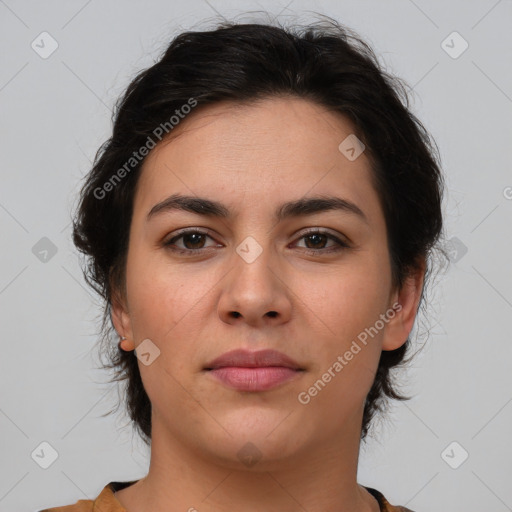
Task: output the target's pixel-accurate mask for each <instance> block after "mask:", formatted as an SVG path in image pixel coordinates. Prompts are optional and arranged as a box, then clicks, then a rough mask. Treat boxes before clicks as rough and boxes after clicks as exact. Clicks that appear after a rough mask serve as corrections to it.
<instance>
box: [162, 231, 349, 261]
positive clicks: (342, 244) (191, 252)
mask: <svg viewBox="0 0 512 512" xmlns="http://www.w3.org/2000/svg"><path fill="white" fill-rule="evenodd" d="M191 234H197V235H206V236H207V237H209V238H212V240H213V237H212V236H210V235H209V234H208V232H206V231H200V230H198V229H189V230H184V231H181V232H180V233H179V234H178V235H176V236H174V237H173V238H171V239H170V240H168V241H167V242H164V244H163V245H164V246H165V247H166V248H168V249H170V250H171V251H173V252H175V253H177V254H185V255H187V256H192V255H194V253H195V254H198V253H199V252H201V251H203V250H204V248H201V249H181V248H176V247H173V246H172V245H173V243H174V242H176V241H177V240H179V239H180V238H183V237H184V236H186V235H191ZM312 235H325V236H327V237H328V238H330V239H331V240H334V241H335V242H336V243H337V244H338V247H334V248H328V249H307V248H304V247H302V248H301V249H302V252H303V253H305V254H308V255H310V256H318V255H319V254H321V253H323V254H331V253H333V252H339V251H342V250H344V249H348V248H349V247H350V245H349V244H348V243H346V242H343V241H342V240H340V239H339V238H338V237H336V236H334V235H332V234H331V233H329V232H327V231H323V230H320V229H312V230H310V231H307V232H306V233H303V234H302V235H301V236H300V238H299V240H301V239H302V238H306V237H308V236H312ZM206 249H210V247H207V248H206Z"/></svg>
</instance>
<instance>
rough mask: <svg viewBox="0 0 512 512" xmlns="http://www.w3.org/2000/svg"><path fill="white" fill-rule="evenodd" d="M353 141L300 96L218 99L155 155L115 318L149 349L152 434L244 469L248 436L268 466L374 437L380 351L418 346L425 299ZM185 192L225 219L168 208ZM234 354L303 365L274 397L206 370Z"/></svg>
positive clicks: (349, 130)
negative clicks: (350, 148)
mask: <svg viewBox="0 0 512 512" xmlns="http://www.w3.org/2000/svg"><path fill="white" fill-rule="evenodd" d="M353 133H354V129H353V126H352V125H351V123H350V122H349V121H348V120H347V119H345V118H344V117H342V116H341V115H340V114H338V113H333V112H330V111H327V110H325V109H324V108H322V107H320V106H318V105H316V104H314V103H310V102H308V101H305V100H302V99H290V98H287V99H284V98H283V99H282V98H279V99H277V98H276V99H267V100H264V101H262V102H260V103H257V104H253V105H250V106H247V105H246V106H235V105H233V104H229V103H219V104H216V105H214V106H209V107H206V108H203V109H202V110H200V111H199V110H198V111H197V112H193V113H192V114H191V115H190V116H189V117H188V118H186V119H185V120H184V121H182V123H181V125H180V126H178V127H176V128H175V129H174V132H172V139H169V140H167V141H165V140H164V142H163V143H160V144H159V145H157V146H156V147H155V148H154V149H153V150H152V151H151V152H150V154H149V155H148V157H147V159H146V160H145V162H144V165H143V169H142V174H141V176H140V181H139V183H138V186H137V190H136V195H135V200H134V210H133V218H132V224H131V229H130V243H129V250H128V258H127V271H126V296H125V300H124V302H123V303H122V304H116V305H114V309H113V311H114V322H115V325H116V328H117V330H118V332H122V333H123V335H124V336H126V337H127V338H128V339H129V340H133V341H134V343H135V347H136V348H137V352H140V350H139V347H138V346H139V345H140V343H141V342H143V340H150V341H145V342H144V343H146V345H145V347H146V348H147V347H151V349H150V350H149V351H148V353H149V354H150V355H148V356H147V360H148V362H149V363H150V364H147V365H146V364H143V363H142V362H141V361H140V360H139V362H138V364H139V368H140V372H141V377H142V380H143V382H144V387H145V389H146V392H147V393H148V396H149V398H150V400H151V403H152V409H153V416H152V422H153V429H154V431H155V429H156V425H158V431H159V432H166V433H167V434H166V435H168V436H170V438H172V439H175V440H178V441H179V442H180V444H181V445H183V446H188V447H190V448H191V449H195V450H197V449H199V450H201V453H203V454H206V456H210V457H212V458H216V459H218V460H224V461H225V462H226V463H228V462H230V461H231V462H232V463H233V464H239V463H240V461H239V460H238V456H237V453H238V452H239V450H240V449H241V448H242V447H243V446H244V445H246V443H247V442H248V441H251V442H252V443H253V445H255V446H256V447H257V449H258V450H259V451H260V452H261V453H263V454H264V455H265V457H266V459H267V460H268V461H272V460H278V459H279V460H285V459H287V458H289V459H291V458H293V456H295V455H298V454H301V453H305V452H306V451H307V450H313V449H315V450H317V449H321V448H322V447H327V446H331V447H332V446H333V444H335V443H337V442H341V440H342V437H343V436H344V435H346V434H347V433H348V432H349V431H351V430H353V429H354V428H355V429H360V426H361V425H360V421H361V417H362V412H363V405H364V401H365V397H366V395H367V393H368V391H369V389H370V387H371V385H372V382H373V380H374V377H375V372H376V369H377V365H378V361H379V356H380V353H381V351H382V350H383V349H384V350H391V349H394V348H397V347H398V346H400V345H402V344H403V343H404V342H405V341H406V338H407V335H408V332H409V330H410V328H411V326H412V324H411V322H412V319H411V318H410V317H406V316H405V313H406V312H407V311H409V310H410V311H413V310H415V305H416V304H417V298H418V296H417V295H418V293H416V295H414V294H412V295H411V298H410V299H409V298H408V297H409V296H407V295H400V293H399V291H395V290H393V288H392V283H391V267H390V257H389V252H388V244H387V233H386V224H385V220H384V216H383V211H382V208H381V205H380V203H379V197H378V195H377V192H376V191H375V189H374V188H373V186H372V180H371V169H370V163H369V160H368V158H367V156H366V155H365V153H364V152H363V153H362V154H361V155H360V156H359V157H357V158H356V159H355V160H354V159H349V158H347V157H346V153H345V154H344V153H343V152H342V151H340V149H338V146H339V145H340V143H341V142H342V141H344V139H346V138H347V137H348V136H349V135H351V134H353ZM171 195H180V196H192V197H193V198H195V199H198V198H202V199H207V200H209V201H214V202H216V203H220V204H221V205H222V206H223V209H224V210H225V211H224V213H225V215H224V216H218V215H214V214H205V213H207V211H206V209H205V210H203V211H201V210H200V211H199V212H192V211H188V210H186V209H179V208H178V209H177V208H170V207H168V208H165V207H163V206H162V204H161V203H162V202H163V201H165V200H166V199H167V198H168V197H169V196H171ZM328 197H329V198H338V199H341V200H342V201H339V203H340V204H341V205H342V206H341V207H339V208H325V205H324V208H322V207H318V205H319V204H320V203H318V202H317V203H316V206H317V207H316V208H315V207H312V208H311V209H310V210H309V211H307V210H305V209H303V210H301V211H297V209H295V210H293V209H292V208H290V207H289V208H287V209H285V210H284V211H283V210H281V213H282V215H281V216H280V217H278V216H276V213H277V212H279V211H280V208H281V207H282V205H283V204H285V203H294V202H296V201H300V200H302V201H307V200H310V199H312V198H324V199H325V198H328ZM159 204H160V206H159V207H157V208H155V206H156V205H159ZM313 206H315V205H314V203H313ZM152 210H153V213H152V214H151V215H149V217H148V214H149V212H151V211H152ZM286 213H288V214H286ZM183 230H187V231H190V232H192V234H190V233H189V234H188V235H187V234H183V233H182V231H183ZM311 231H313V233H310V232H311ZM397 302H401V303H402V305H401V306H399V308H398V310H396V309H394V310H393V309H391V308H392V307H393V304H395V306H396V303H397ZM409 303H410V304H411V305H410V307H409V306H408V304H409ZM400 309H401V311H400ZM363 333H366V340H365V342H364V341H363V340H364V339H365V336H364V334H363ZM369 333H371V335H370V334H369ZM142 347H144V345H143V346H141V349H142ZM358 348H359V350H358ZM233 349H246V350H248V351H259V350H263V349H273V350H277V351H279V352H281V353H283V354H285V355H287V356H288V357H289V358H291V359H293V360H294V361H295V362H297V363H298V366H299V367H300V369H301V371H294V370H283V369H282V368H281V370H282V371H281V373H279V369H278V370H277V371H274V373H272V372H269V373H267V374H266V377H267V378H268V377H269V376H270V378H274V377H276V378H278V377H283V378H284V380H279V379H277V380H276V381H273V383H270V384H269V382H268V381H266V380H265V376H263V377H261V375H262V373H260V374H259V375H260V377H261V379H262V380H260V381H258V382H260V384H261V385H262V386H263V387H260V388H257V389H251V390H248V389H247V388H244V385H246V386H247V385H250V382H253V383H254V379H255V378H256V377H254V379H252V380H251V381H250V382H249V384H248V383H247V382H246V381H245V380H244V379H247V375H246V374H247V373H248V372H250V371H251V370H242V371H241V372H239V373H236V372H234V373H231V374H230V373H229V371H227V372H226V375H228V374H229V375H228V377H230V378H231V379H232V380H233V379H235V380H236V379H239V380H238V381H237V382H238V383H239V384H240V382H242V384H241V386H242V387H240V386H239V387H236V386H235V387H233V385H232V384H230V383H229V382H227V381H225V380H222V379H221V378H219V375H220V373H219V372H218V371H217V372H212V371H211V370H206V369H205V368H207V367H208V364H209V363H210V362H211V361H212V360H214V359H215V358H217V357H219V356H220V355H222V354H224V353H226V352H228V351H231V350H233ZM158 352H159V354H158ZM349 353H350V354H351V356H350V355H349ZM340 358H341V359H340ZM342 361H343V362H342ZM260 370H261V369H260ZM260 370H257V371H260ZM267 370H268V369H267ZM252 371H254V369H253V370H252ZM252 375H256V373H253V374H252ZM319 380H320V381H321V382H320V383H319ZM231 382H232V381H231ZM244 382H245V384H243V383H244ZM265 383H266V384H265ZM315 383H316V386H315ZM265 385H267V387H266V388H265ZM263 388H265V389H263ZM315 390H316V391H315Z"/></svg>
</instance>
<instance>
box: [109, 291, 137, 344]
mask: <svg viewBox="0 0 512 512" xmlns="http://www.w3.org/2000/svg"><path fill="white" fill-rule="evenodd" d="M111 318H112V323H113V324H114V328H115V330H116V331H117V333H118V334H119V335H120V336H124V337H125V338H126V340H125V341H124V343H123V349H124V350H126V351H129V350H133V349H135V342H134V340H133V332H132V325H131V320H130V314H129V311H128V307H127V305H126V298H125V297H124V296H123V295H122V294H121V293H120V292H119V290H117V289H115V290H114V291H113V292H112V296H111Z"/></svg>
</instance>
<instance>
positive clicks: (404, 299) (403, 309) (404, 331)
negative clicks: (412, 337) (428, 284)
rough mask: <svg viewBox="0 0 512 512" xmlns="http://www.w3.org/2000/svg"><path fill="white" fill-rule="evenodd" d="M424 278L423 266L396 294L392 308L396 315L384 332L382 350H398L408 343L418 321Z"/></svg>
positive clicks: (412, 274) (408, 277)
mask: <svg viewBox="0 0 512 512" xmlns="http://www.w3.org/2000/svg"><path fill="white" fill-rule="evenodd" d="M424 278H425V265H424V264H423V265H422V266H421V267H420V268H418V269H417V270H415V271H414V272H413V273H411V274H410V275H409V276H407V277H406V279H405V281H404V283H403V285H402V287H401V288H400V290H397V292H396V293H395V294H394V298H393V300H392V302H391V304H392V305H391V308H393V309H394V311H395V315H394V317H393V318H390V320H389V322H388V324H387V325H386V328H385V330H384V336H383V340H382V350H396V349H397V348H399V347H401V346H402V345H403V344H404V343H405V342H406V341H407V338H408V337H409V334H410V333H411V331H412V328H413V325H414V320H415V319H416V313H417V311H418V306H419V303H420V300H421V294H422V292H423V282H424Z"/></svg>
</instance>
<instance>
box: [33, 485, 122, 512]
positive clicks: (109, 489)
mask: <svg viewBox="0 0 512 512" xmlns="http://www.w3.org/2000/svg"><path fill="white" fill-rule="evenodd" d="M114 485H115V482H110V483H108V484H107V485H106V486H105V487H104V488H103V490H102V491H101V492H100V494H99V495H98V497H97V498H96V499H94V500H78V501H77V502H76V503H74V504H73V505H64V506H60V507H52V508H45V509H42V510H39V511H38V512H97V511H101V512H123V511H124V508H123V507H122V505H121V504H120V503H119V502H118V501H117V500H116V498H115V496H114Z"/></svg>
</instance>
